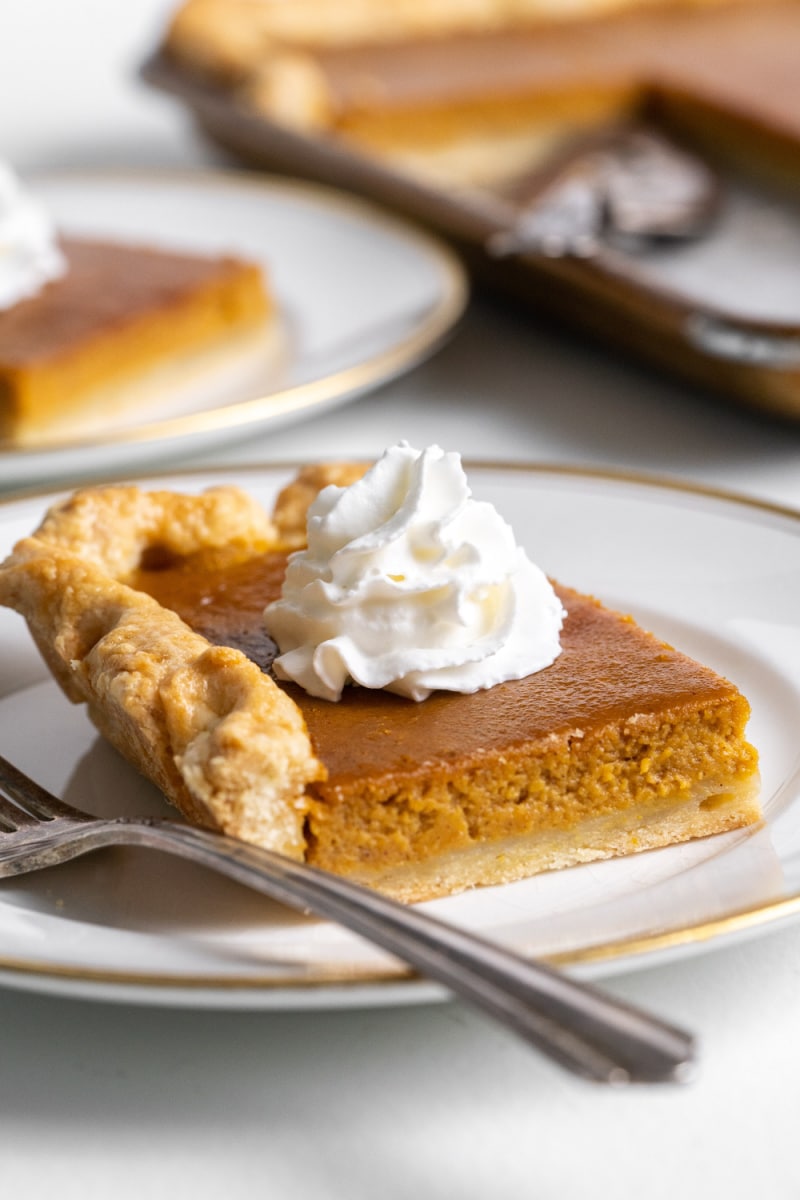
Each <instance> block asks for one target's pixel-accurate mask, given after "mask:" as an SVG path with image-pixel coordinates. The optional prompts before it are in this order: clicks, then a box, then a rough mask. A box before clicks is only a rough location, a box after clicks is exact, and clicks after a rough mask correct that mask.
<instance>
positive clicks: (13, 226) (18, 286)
mask: <svg viewBox="0 0 800 1200" xmlns="http://www.w3.org/2000/svg"><path fill="white" fill-rule="evenodd" d="M66 269H67V264H66V260H65V258H64V255H63V254H62V253H61V250H60V249H59V247H58V240H57V238H56V231H55V227H54V225H53V222H52V221H51V219H50V216H49V215H48V213H47V210H46V209H45V207H44V206H43V205H42V204H40V203H39V202H38V200H35V199H34V198H33V196H31V195H30V194H29V193H28V192H27V191H26V190H25V188H24V187H23V186H22V184H21V183H20V181H19V179H18V178H17V176H16V175H15V174H14V172H13V171H12V170H11V168H10V167H9V166H8V165H7V164H6V163H4V162H0V310H2V309H6V308H11V307H12V306H13V305H15V304H18V303H19V302H20V300H27V299H28V297H30V296H35V295H36V293H37V292H39V291H41V289H42V288H43V287H44V286H45V284H47V283H50V281H51V280H53V279H58V277H59V276H61V275H63V274H64V272H65V271H66Z"/></svg>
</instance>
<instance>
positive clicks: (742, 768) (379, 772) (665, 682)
mask: <svg viewBox="0 0 800 1200" xmlns="http://www.w3.org/2000/svg"><path fill="white" fill-rule="evenodd" d="M217 557H218V556H217ZM214 558H215V556H214V555H211V556H208V555H203V554H202V553H201V554H198V555H194V556H189V557H187V558H185V559H183V560H174V561H171V562H170V561H162V562H161V563H160V564H158V563H156V564H154V563H153V562H152V560H151V562H150V563H149V564H148V563H147V562H145V564H144V565H143V566H142V567H141V568H140V569H138V570H137V571H136V572H135V573H134V574H133V575H132V576H131V578H130V579H129V583H130V584H131V585H132V586H134V587H135V588H137V589H140V590H142V591H144V592H146V593H148V594H149V595H151V596H153V597H154V598H156V599H157V600H158V601H159V603H160V604H162V605H163V606H164V607H166V608H169V609H172V610H174V611H175V612H177V613H178V615H179V616H180V617H181V618H182V619H183V620H184V621H185V622H186V623H187V624H188V625H189V626H190V627H191V628H192V629H194V630H195V631H197V632H199V633H201V634H202V635H203V636H204V637H206V638H207V639H208V640H209V641H211V642H212V643H216V644H223V645H230V646H234V647H236V648H238V649H240V650H242V651H243V652H244V653H245V654H247V655H248V657H250V658H251V659H252V660H253V661H254V662H255V663H256V664H257V665H258V666H259V667H260V668H261V669H262V670H268V669H269V666H270V663H271V661H272V659H273V657H274V655H275V653H276V647H275V644H274V642H272V640H271V639H270V637H269V636H268V634H267V632H266V629H265V628H264V624H263V620H262V612H263V609H264V606H265V605H266V604H268V603H269V602H271V601H272V600H274V599H277V597H278V596H279V594H280V589H281V583H282V579H283V572H284V566H285V562H286V554H285V553H284V552H270V553H267V554H262V555H258V556H256V557H253V558H250V559H248V560H246V561H244V562H238V563H235V564H231V565H227V566H225V565H219V563H218V562H217V563H215V562H214ZM557 590H558V593H559V596H560V598H561V600H562V603H563V604H564V606H565V608H566V610H567V613H568V617H567V620H566V622H565V626H564V629H563V632H562V646H563V651H562V654H561V655H560V656H559V658H558V659H557V660H556V661H555V662H554V663H553V664H552V665H551V666H550V667H548V668H546V669H545V670H543V671H540V672H537V673H535V674H533V675H530V676H527V677H526V678H524V679H521V680H513V681H509V682H507V683H501V684H498V685H496V686H495V687H493V688H490V689H488V690H484V691H478V692H475V693H473V694H469V695H460V694H452V693H445V692H436V693H434V694H433V695H432V696H431V697H429V698H428V699H427V700H425V701H423V702H422V703H419V704H415V703H413V702H410V701H408V700H406V699H404V698H402V697H398V696H395V695H392V694H390V693H387V692H384V691H375V690H370V689H366V688H359V687H349V688H347V689H346V690H345V694H344V696H343V698H342V700H341V701H340V702H339V703H331V702H329V701H326V700H321V699H317V698H314V697H312V696H308V695H306V694H305V692H303V690H302V689H300V688H299V687H297V686H296V685H292V684H287V683H281V684H280V686H281V688H282V689H283V690H284V691H285V692H286V693H287V694H288V695H289V696H290V697H291V699H292V700H293V701H294V702H295V703H296V704H297V706H298V707H299V709H300V711H301V713H302V714H303V717H304V719H305V722H306V725H307V727H308V730H309V734H310V737H311V743H312V746H313V749H314V752H315V754H316V755H317V756H318V758H319V759H320V761H321V762H322V763H323V765H324V767H325V768H326V772H327V778H326V779H324V780H319V781H316V782H314V783H312V784H310V785H309V797H310V803H309V810H308V814H307V817H306V837H307V851H306V857H307V858H308V860H309V861H311V862H313V863H315V864H316V865H319V866H322V867H326V868H328V869H331V870H334V871H339V872H343V873H346V874H348V875H351V876H354V877H356V878H359V879H362V880H364V881H365V882H376V881H377V882H379V884H380V885H381V886H384V887H387V888H388V889H389V890H392V891H399V893H400V894H404V890H405V887H406V884H405V883H404V882H403V880H404V875H405V874H406V871H407V868H408V867H409V866H410V865H412V866H413V867H414V868H415V883H414V884H413V889H420V891H421V894H428V893H432V894H435V893H436V892H437V891H439V890H441V885H440V883H439V882H438V879H439V873H440V872H441V871H442V870H443V869H444V871H445V873H446V874H447V875H448V877H450V876H452V874H453V873H454V872H455V873H456V875H458V877H459V886H468V885H469V884H471V883H474V882H486V881H490V882H493V881H497V880H499V879H502V878H506V877H508V878H513V877H515V876H516V875H517V874H520V873H529V868H530V864H531V862H532V861H534V862H535V863H536V866H535V869H543V868H547V867H551V866H559V865H562V863H563V861H565V860H566V861H582V860H587V859H591V858H598V857H605V856H606V855H607V853H608V852H609V850H608V846H609V843H611V844H612V845H613V851H611V852H613V853H620V852H624V851H630V850H634V849H639V848H645V847H647V846H648V845H652V844H660V841H659V839H663V837H664V830H663V826H664V823H665V820H666V821H667V824H670V823H671V824H672V829H673V836H672V837H671V838H670V839H669V840H682V839H683V838H684V837H688V836H697V834H698V833H703V832H710V831H711V829H712V827H713V830H714V831H715V832H717V831H719V830H720V829H725V828H733V827H735V826H737V825H740V824H743V823H746V822H747V821H748V820H752V819H755V817H756V816H757V805H756V803H755V800H754V799H753V798H752V794H751V793H752V785H753V779H754V772H755V764H756V759H755V752H754V751H753V750H752V748H751V747H750V746H748V745H747V743H746V742H745V741H744V736H743V731H744V726H745V723H746V720H747V716H748V712H749V709H748V705H747V702H746V700H745V699H744V697H743V696H741V695H740V693H739V692H738V691H737V689H736V688H735V687H734V686H733V685H732V684H730V683H728V682H727V681H726V680H724V679H721V678H720V677H719V676H717V675H716V674H715V673H714V672H712V671H710V670H708V669H707V668H705V667H703V666H701V665H699V664H698V663H696V662H694V661H692V660H691V659H689V658H687V657H685V656H684V655H682V654H680V653H678V652H677V651H675V650H673V649H672V648H670V647H668V646H666V645H664V644H663V643H661V642H659V641H658V640H657V639H656V638H654V637H652V636H651V635H649V634H647V633H645V632H643V631H642V630H641V629H640V628H639V627H638V626H636V625H635V624H634V622H633V621H632V620H630V619H629V618H625V617H621V616H619V615H618V614H616V613H613V612H611V611H609V610H608V609H605V608H604V607H602V606H601V605H600V604H598V603H597V602H596V601H595V600H593V599H591V598H590V597H586V596H582V595H580V594H578V593H576V592H574V591H571V590H569V589H566V588H558V589H557ZM676 804H677V806H678V812H679V814H680V818H681V819H680V820H678V821H677V822H676V821H675V820H674V815H673V816H670V817H669V818H667V816H666V814H667V813H668V812H669V813H671V812H672V810H673V809H674V808H675V806H676ZM587 827H591V828H590V836H589V837H588V839H587V837H586V835H587ZM576 835H577V836H576ZM480 860H483V865H481V864H480ZM523 861H524V862H525V863H526V869H525V871H524V872H523V871H521V866H522V862H523ZM459 862H460V863H461V871H460V872H459V866H458V864H459ZM476 872H477V879H476V878H475V873H476ZM482 876H483V877H482ZM486 876H488V879H487V877H486ZM411 894H412V896H414V895H417V894H419V893H418V892H417V891H415V890H412V893H411Z"/></svg>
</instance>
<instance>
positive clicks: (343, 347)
mask: <svg viewBox="0 0 800 1200" xmlns="http://www.w3.org/2000/svg"><path fill="white" fill-rule="evenodd" d="M30 183H31V187H32V188H33V190H34V192H35V194H36V195H37V196H39V197H40V198H41V199H42V201H43V202H44V203H45V204H46V205H47V207H48V209H49V210H50V212H51V213H52V215H53V218H54V220H55V222H56V224H57V225H58V227H59V229H60V230H62V231H63V232H65V233H68V234H73V235H77V236H82V237H90V238H98V239H101V240H102V239H111V240H120V241H125V242H128V243H133V244H139V245H148V246H159V247H164V248H171V249H176V250H185V251H189V252H194V253H207V254H225V253H234V254H238V255H242V256H245V257H248V258H251V259H253V260H254V261H255V262H257V263H259V264H261V265H262V266H263V268H264V270H265V272H266V274H267V277H268V279H269V285H270V288H271V290H272V292H273V293H274V295H275V300H276V304H277V309H278V313H277V316H276V318H275V319H274V320H273V321H272V322H270V323H269V324H268V325H267V326H265V328H264V331H263V336H262V337H258V338H255V339H250V340H249V341H248V344H247V345H246V346H244V347H240V348H237V349H235V350H234V351H232V352H231V353H230V354H227V355H221V356H219V358H218V359H215V360H211V361H209V360H205V359H204V360H202V362H198V363H196V364H187V365H186V366H185V368H182V369H178V370H172V371H165V372H163V373H160V374H159V375H158V376H157V377H155V378H153V379H150V380H147V381H145V383H144V384H143V386H142V387H141V388H139V389H136V390H135V391H133V392H132V394H131V395H129V396H127V397H126V399H125V404H124V405H120V406H119V407H112V408H111V409H110V410H105V409H104V408H102V407H98V408H97V409H96V410H95V411H93V412H90V413H83V414H78V413H74V414H69V415H68V416H66V417H65V419H64V420H63V421H61V422H60V423H59V424H58V425H57V426H54V427H53V428H52V429H51V430H48V433H47V435H46V436H45V437H43V438H42V439H40V440H38V441H37V442H35V443H32V444H30V445H16V446H12V445H11V444H9V443H2V442H0V487H3V488H16V487H23V486H30V485H34V486H36V485H43V484H44V483H46V482H49V481H53V480H59V479H70V480H73V479H76V478H87V477H90V476H97V475H101V474H102V475H107V474H109V473H113V472H115V471H130V470H134V469H136V470H142V469H148V468H150V467H151V466H152V465H153V464H155V463H158V462H163V461H165V460H166V459H167V458H169V459H170V460H171V461H174V460H175V458H177V457H179V456H180V455H184V454H189V453H197V452H201V451H203V450H204V449H208V448H209V447H217V446H219V445H220V444H222V443H224V442H234V441H237V440H241V439H243V438H245V437H248V436H250V435H252V434H253V433H254V432H258V431H261V430H263V429H265V428H278V427H280V426H282V425H286V424H289V423H291V422H295V421H299V420H302V419H304V418H308V417H310V416H313V415H314V414H316V413H319V412H321V411H324V410H325V409H327V408H330V407H333V406H335V405H339V404H344V403H346V402H347V401H349V400H353V399H355V398H356V397H358V396H361V395H363V394H364V393H365V392H369V391H371V390H372V389H374V388H377V387H378V386H379V385H381V384H382V383H385V382H387V381H389V380H390V379H393V378H396V377H397V376H399V375H401V374H403V373H404V372H405V371H408V370H410V369H411V368H412V367H413V366H415V365H416V364H417V363H418V362H420V361H422V360H423V359H424V358H425V357H427V356H428V355H429V354H431V353H432V352H433V351H434V350H435V349H436V348H437V347H438V345H439V344H440V343H441V341H442V340H443V339H444V338H445V337H446V336H447V334H448V333H449V332H450V330H451V329H452V328H453V326H454V325H455V323H456V322H457V321H458V319H459V317H460V316H461V314H462V312H463V310H464V307H465V304H466V301H467V291H468V289H467V284H466V279H465V275H464V272H463V270H462V268H461V266H460V265H459V263H458V262H457V260H456V259H455V257H454V256H453V255H452V254H451V253H450V251H449V250H447V249H446V248H445V247H444V246H442V245H441V244H440V243H439V242H438V241H437V240H436V239H435V238H433V237H430V236H429V235H427V234H425V233H423V232H422V231H421V230H418V229H417V228H415V227H414V226H413V225H411V224H410V223H407V222H405V221H404V220H403V219H402V218H395V217H391V216H388V215H386V214H384V213H383V212H381V211H380V210H379V209H377V208H376V207H374V206H372V205H371V204H369V203H367V202H365V201H361V200H357V199H353V198H351V197H348V196H346V195H345V194H344V193H340V192H337V191H334V190H333V189H330V188H326V187H323V186H320V185H316V184H306V183H300V182H293V181H288V180H277V179H270V178H268V177H263V176H259V177H256V176H248V175H246V174H244V173H238V172H209V171H202V172H188V171H187V172H175V171H170V172H152V173H148V172H141V171H131V172H125V171H110V172H89V171H87V172H77V173H74V174H73V173H65V174H53V175H41V176H39V177H37V178H35V179H33V180H31V181H30ZM109 399H110V401H113V399H114V397H113V396H111V397H110V398H109Z"/></svg>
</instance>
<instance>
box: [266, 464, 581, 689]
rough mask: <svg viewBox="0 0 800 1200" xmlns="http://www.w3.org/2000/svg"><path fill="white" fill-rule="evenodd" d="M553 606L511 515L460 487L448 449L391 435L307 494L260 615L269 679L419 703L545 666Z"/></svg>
mask: <svg viewBox="0 0 800 1200" xmlns="http://www.w3.org/2000/svg"><path fill="white" fill-rule="evenodd" d="M564 615H565V614H564V610H563V608H562V606H561V603H560V601H559V599H558V597H557V596H556V594H555V592H554V591H553V588H552V586H551V584H550V582H549V580H548V579H547V577H546V575H545V574H544V573H543V572H542V571H541V570H540V569H539V567H537V566H535V565H534V564H533V563H532V562H531V561H530V560H529V559H528V557H527V555H526V554H525V551H524V550H523V549H522V548H521V547H520V546H518V545H517V544H516V541H515V539H514V534H513V532H512V530H511V528H510V526H509V525H508V524H507V523H506V522H505V521H504V520H503V519H502V517H500V515H499V514H498V513H497V511H496V510H495V509H494V508H493V506H492V505H491V504H488V503H485V502H482V501H478V500H475V499H473V498H472V494H471V491H470V488H469V486H468V484H467V479H466V475H465V474H464V470H463V468H462V465H461V459H460V457H459V455H458V454H454V453H445V452H444V451H443V450H440V449H439V447H438V446H431V447H429V448H428V449H427V450H423V451H422V452H420V451H418V450H414V449H412V447H411V446H409V445H408V444H407V443H405V442H402V443H400V445H398V446H394V447H392V448H391V449H389V450H387V451H386V453H385V454H384V455H383V457H382V458H380V459H379V460H378V462H377V463H376V464H375V465H374V466H373V467H372V469H371V470H370V471H368V472H367V474H366V475H365V476H364V477H363V478H362V479H360V480H358V482H356V483H354V484H352V485H351V486H350V487H347V488H341V487H335V486H331V487H327V488H324V489H323V490H322V491H321V492H320V493H319V495H318V496H317V498H316V499H315V501H314V502H313V504H312V505H311V507H310V509H309V512H308V548H307V549H306V550H302V551H298V552H297V553H296V554H293V555H291V557H290V558H289V562H288V565H287V570H286V577H285V581H284V586H283V592H282V596H281V599H279V600H277V601H275V602H274V603H273V604H270V605H269V606H268V608H267V609H266V611H265V613H264V620H265V623H266V626H267V630H268V631H269V633H270V635H271V636H272V637H273V638H274V639H275V641H276V642H277V644H278V648H279V650H280V654H279V656H278V658H276V660H275V672H276V674H277V676H278V678H280V679H287V680H293V681H294V682H296V683H298V684H300V685H301V687H303V688H304V689H305V690H306V691H307V692H309V693H310V694H311V695H312V696H319V697H322V698H323V699H326V700H338V699H340V697H341V694H342V690H343V688H344V687H345V685H346V684H347V683H356V684H360V685H361V686H362V687H368V688H386V689H387V690H389V691H392V692H398V693H399V694H400V695H403V696H408V697H409V698H410V699H412V700H424V699H425V698H426V697H427V696H429V695H430V693H431V692H432V691H433V690H434V689H437V688H441V689H443V690H446V691H454V692H476V691H479V690H480V689H482V688H489V687H494V685H495V684H497V683H501V682H503V681H504V680H507V679H520V678H522V676H524V675H530V674H532V673H533V672H534V671H539V670H541V669H542V668H543V667H547V666H549V665H550V664H551V663H552V662H553V661H554V660H555V659H556V658H557V657H558V655H559V653H560V642H559V633H560V630H561V626H562V623H563V619H564Z"/></svg>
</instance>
